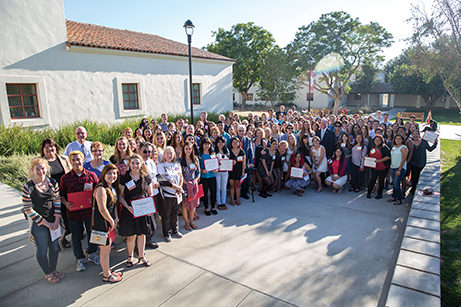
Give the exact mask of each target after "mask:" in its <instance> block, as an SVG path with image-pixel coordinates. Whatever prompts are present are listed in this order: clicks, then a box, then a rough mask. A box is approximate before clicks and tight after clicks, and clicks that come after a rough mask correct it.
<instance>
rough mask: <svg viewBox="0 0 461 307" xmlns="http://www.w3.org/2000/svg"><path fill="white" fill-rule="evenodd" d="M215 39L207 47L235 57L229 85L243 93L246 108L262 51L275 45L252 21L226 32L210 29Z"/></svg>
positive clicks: (256, 76)
mask: <svg viewBox="0 0 461 307" xmlns="http://www.w3.org/2000/svg"><path fill="white" fill-rule="evenodd" d="M213 36H214V37H215V42H214V43H211V44H208V45H207V47H206V49H207V50H208V51H210V52H214V53H217V54H220V55H223V56H226V57H229V58H232V59H235V60H236V63H235V64H234V66H233V75H232V84H233V86H234V89H236V90H237V91H238V92H239V93H240V94H242V106H243V107H245V102H246V97H247V94H248V90H249V89H250V88H251V86H253V85H255V84H256V83H257V82H258V81H259V80H260V65H261V61H260V59H261V54H262V53H263V51H264V50H267V49H270V48H271V47H272V46H273V45H274V42H275V40H274V38H273V37H272V34H271V33H270V32H268V31H267V30H264V29H263V28H262V27H259V26H256V25H255V24H254V23H253V22H249V23H246V24H244V23H239V24H236V25H234V26H232V28H231V30H229V31H226V30H224V29H223V28H219V29H218V31H217V32H213Z"/></svg>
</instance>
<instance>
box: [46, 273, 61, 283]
mask: <svg viewBox="0 0 461 307" xmlns="http://www.w3.org/2000/svg"><path fill="white" fill-rule="evenodd" d="M45 279H46V280H48V282H49V283H50V284H57V283H58V282H60V281H61V280H60V279H59V278H58V277H57V276H56V275H54V274H53V273H50V274H48V275H45Z"/></svg>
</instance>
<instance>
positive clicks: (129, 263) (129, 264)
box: [109, 256, 133, 277]
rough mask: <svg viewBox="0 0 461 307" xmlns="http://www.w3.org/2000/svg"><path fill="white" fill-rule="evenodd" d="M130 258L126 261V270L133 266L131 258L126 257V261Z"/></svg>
mask: <svg viewBox="0 0 461 307" xmlns="http://www.w3.org/2000/svg"><path fill="white" fill-rule="evenodd" d="M130 258H131V261H128V260H127V261H126V266H127V268H131V267H132V266H133V256H128V259H130ZM109 277H110V276H109Z"/></svg>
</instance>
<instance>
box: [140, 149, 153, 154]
mask: <svg viewBox="0 0 461 307" xmlns="http://www.w3.org/2000/svg"><path fill="white" fill-rule="evenodd" d="M142 153H145V154H146V153H152V150H143V151H142Z"/></svg>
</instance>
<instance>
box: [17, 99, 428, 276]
mask: <svg viewBox="0 0 461 307" xmlns="http://www.w3.org/2000/svg"><path fill="white" fill-rule="evenodd" d="M87 136H88V133H87V131H86V129H85V128H84V127H78V128H77V129H76V130H75V137H76V141H74V142H72V143H70V144H68V145H67V147H66V148H65V150H64V152H63V154H60V150H61V148H60V147H59V146H58V144H57V143H56V142H55V141H54V140H52V139H50V138H47V139H45V140H43V142H42V145H41V148H40V153H41V156H40V157H38V158H35V159H33V160H32V161H31V163H30V172H29V178H30V180H29V181H28V182H27V183H26V184H25V186H24V188H23V193H22V194H23V209H24V212H25V214H26V216H27V217H28V220H29V225H30V240H31V241H32V242H34V243H35V245H36V257H37V261H38V263H39V265H40V267H41V269H42V270H43V272H44V273H45V278H46V279H47V280H48V281H49V282H50V283H57V282H59V281H60V280H61V279H63V278H64V274H62V273H60V272H58V271H57V270H56V265H57V261H58V254H59V249H60V246H59V243H60V244H61V246H62V248H70V247H72V250H73V253H74V256H75V259H76V261H77V271H84V270H85V269H86V262H87V261H89V262H93V263H94V264H96V265H101V268H102V272H103V281H105V282H119V281H121V280H122V279H123V276H122V273H121V272H114V271H112V270H111V269H110V264H109V261H110V257H109V256H110V250H111V247H112V245H113V241H112V240H113V237H112V238H111V235H110V234H111V233H115V230H116V229H117V231H118V234H119V235H120V236H123V238H124V240H125V241H126V244H127V253H128V255H127V257H128V258H127V261H126V266H127V267H132V266H133V265H134V263H133V262H134V254H135V250H137V255H138V263H139V264H141V265H144V266H149V265H150V262H149V261H148V260H147V259H146V258H145V252H144V251H145V248H156V247H158V245H157V244H156V243H155V242H154V241H153V237H154V233H155V230H156V227H157V221H161V226H162V234H163V237H164V240H165V242H171V241H172V238H173V237H175V238H182V237H183V235H182V234H181V232H180V229H179V223H178V215H179V216H182V218H183V219H184V222H185V226H184V228H185V229H186V230H187V231H191V230H193V229H197V226H196V225H195V224H194V221H195V220H197V219H199V218H200V216H199V215H198V213H197V212H196V209H197V208H198V207H199V206H200V203H202V204H203V207H204V211H203V212H204V214H205V215H206V216H210V215H217V214H218V210H219V211H222V210H227V209H228V207H227V205H230V206H235V205H236V206H240V205H241V204H242V202H241V199H242V198H243V199H249V194H251V193H258V194H259V196H260V197H261V198H267V197H272V196H273V194H274V193H280V192H281V190H282V189H284V190H293V194H295V195H297V196H298V197H303V196H304V194H305V192H306V189H307V188H308V187H309V185H310V182H311V181H313V183H314V184H313V188H314V191H315V192H316V193H321V192H323V190H324V189H325V188H328V189H331V192H333V193H342V192H343V190H344V189H345V188H347V187H346V184H347V183H348V182H349V183H350V186H349V188H348V191H349V192H355V193H358V192H360V191H361V190H366V197H367V198H371V196H372V194H376V196H375V199H381V198H382V197H383V191H384V189H386V188H388V187H389V184H391V183H392V196H391V198H389V199H388V200H387V201H388V202H391V203H393V204H394V205H400V204H402V200H403V199H404V198H405V197H407V195H408V194H410V195H412V194H415V192H416V185H417V183H418V180H419V175H420V173H421V171H422V169H423V168H424V167H425V164H426V151H432V150H434V149H435V148H436V146H437V141H435V143H433V144H432V145H430V144H429V143H428V142H427V141H426V140H423V139H422V138H421V132H420V127H419V124H418V123H416V122H415V118H414V117H412V118H411V119H410V121H408V122H404V121H403V120H402V118H397V120H396V121H395V122H394V123H392V122H390V121H389V118H388V115H387V114H385V113H384V114H382V113H381V112H380V111H377V112H376V116H363V114H361V113H357V114H353V115H345V114H343V115H340V116H335V115H329V116H327V115H325V114H324V113H323V111H319V112H318V114H316V115H311V114H309V113H308V114H301V113H300V112H298V111H296V110H295V109H290V110H288V111H287V112H286V111H285V109H284V106H281V107H280V110H279V111H277V112H274V111H273V110H269V111H268V112H267V113H263V114H262V115H261V116H258V115H253V114H252V113H248V118H247V119H244V120H242V119H241V118H240V117H239V116H238V115H237V114H233V112H229V114H228V116H227V117H226V116H225V115H224V114H222V115H219V119H218V121H217V122H216V123H215V122H213V121H209V120H208V119H207V113H206V112H202V113H201V116H200V121H198V122H196V123H195V125H191V124H188V121H187V119H178V120H177V121H176V123H173V122H168V116H167V115H166V114H162V116H161V122H159V123H157V122H156V121H155V120H152V121H149V120H148V119H147V118H144V119H142V121H141V123H140V124H139V127H137V128H136V129H135V130H134V132H133V130H132V129H131V128H126V129H125V130H124V131H123V135H122V136H120V137H119V138H118V139H117V140H116V142H115V149H114V153H113V155H112V156H111V157H110V159H109V161H106V160H104V159H103V153H104V145H103V144H102V143H101V142H99V141H94V142H90V141H87V140H86V139H87ZM212 161H217V163H211V162H212ZM409 186H411V189H410V191H409V192H407V187H409ZM330 187H331V188H330ZM84 191H87V192H88V193H90V195H91V198H90V201H89V205H87V206H83V208H76V207H78V206H76V205H75V204H74V201H73V200H72V199H73V198H72V197H73V195H75V194H76V193H79V192H84ZM256 191H257V192H256ZM228 194H229V201H228V198H227V195H228ZM71 196H72V197H71ZM149 197H152V198H153V200H154V203H155V206H156V209H157V212H158V214H157V213H155V214H154V213H150V214H147V215H143V216H139V217H135V215H134V211H133V206H132V202H133V201H135V200H140V199H144V198H149ZM60 225H62V228H63V230H62V232H61V233H62V234H61V235H60V236H59V238H58V239H55V237H56V235H54V236H53V232H56V231H57V230H59V229H60ZM85 230H86V234H87V235H86V240H87V246H88V248H87V249H86V250H84V249H83V245H82V240H83V239H84V238H85V236H84V232H85ZM59 231H60V230H59ZM93 232H95V233H98V234H99V233H102V234H107V236H103V239H102V241H101V242H98V243H97V244H95V242H94V241H92V239H91V240H90V238H91V237H92V236H93ZM69 234H71V238H72V239H71V242H69V241H67V239H66V236H68V235H69ZM90 234H91V235H90ZM98 245H99V255H98Z"/></svg>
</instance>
